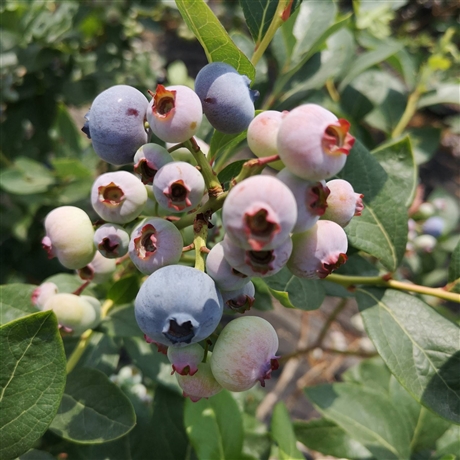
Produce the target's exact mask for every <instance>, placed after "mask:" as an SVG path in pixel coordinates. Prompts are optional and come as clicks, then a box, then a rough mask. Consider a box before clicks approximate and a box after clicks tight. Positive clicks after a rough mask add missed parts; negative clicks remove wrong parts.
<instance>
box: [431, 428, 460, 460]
mask: <svg viewBox="0 0 460 460" xmlns="http://www.w3.org/2000/svg"><path fill="white" fill-rule="evenodd" d="M436 450H437V454H438V455H439V456H442V455H449V454H451V455H456V456H457V457H456V458H458V455H459V452H460V426H458V425H452V426H451V427H450V428H449V429H448V430H447V431H446V432H445V433H444V434H443V435H442V436H441V437H440V438H439V439H438V441H437V443H436Z"/></svg>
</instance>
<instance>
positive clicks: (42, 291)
mask: <svg viewBox="0 0 460 460" xmlns="http://www.w3.org/2000/svg"><path fill="white" fill-rule="evenodd" d="M58 292H59V289H58V287H57V286H56V285H55V284H54V283H50V282H48V283H42V284H40V286H37V287H36V288H35V289H34V291H33V292H32V296H31V301H32V303H33V304H34V305H35V306H36V307H37V308H39V309H40V310H41V309H42V308H43V306H44V305H45V303H46V301H47V300H48V299H49V298H50V297H52V296H53V295H56V294H57V293H58Z"/></svg>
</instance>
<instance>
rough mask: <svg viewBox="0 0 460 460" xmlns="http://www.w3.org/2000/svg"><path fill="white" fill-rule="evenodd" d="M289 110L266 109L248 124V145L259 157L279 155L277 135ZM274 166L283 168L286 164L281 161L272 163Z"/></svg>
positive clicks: (279, 168)
mask: <svg viewBox="0 0 460 460" xmlns="http://www.w3.org/2000/svg"><path fill="white" fill-rule="evenodd" d="M287 114H288V112H287V111H284V112H278V111H277V110H266V111H265V112H262V113H259V114H258V115H256V117H255V118H254V119H253V120H252V121H251V123H250V124H249V126H248V137H247V139H248V146H249V148H250V149H251V151H252V152H253V153H254V155H256V156H257V157H259V158H263V157H269V156H272V155H278V145H277V137H278V131H279V128H280V126H281V122H282V121H283V118H284V117H285V116H286V115H287ZM270 166H271V167H272V168H275V169H277V170H281V169H283V168H284V164H283V163H282V162H281V161H275V162H272V163H270Z"/></svg>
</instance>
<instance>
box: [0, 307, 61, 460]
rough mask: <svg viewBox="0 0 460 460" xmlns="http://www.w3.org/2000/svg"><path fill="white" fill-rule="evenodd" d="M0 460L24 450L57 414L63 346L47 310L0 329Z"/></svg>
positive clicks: (52, 316) (10, 457) (51, 314)
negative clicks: (0, 359) (0, 360)
mask: <svg viewBox="0 0 460 460" xmlns="http://www.w3.org/2000/svg"><path fill="white" fill-rule="evenodd" d="M0 350H2V353H1V355H2V365H1V366H0V439H1V440H2V442H1V444H0V458H2V459H5V460H7V459H12V458H15V457H16V456H18V455H21V454H23V453H25V452H27V451H28V450H29V449H30V448H32V447H33V446H34V445H35V443H36V441H37V440H38V439H39V438H40V437H41V436H42V435H43V434H44V432H45V431H46V429H47V428H48V425H49V424H50V423H51V421H52V420H53V418H54V416H55V414H56V411H57V410H58V407H59V403H60V401H61V397H62V393H63V391H64V385H65V379H66V369H65V366H66V360H65V355H64V347H63V345H62V339H61V336H60V334H59V330H58V324H57V320H56V316H55V315H54V313H53V312H51V311H47V312H39V313H35V314H33V315H29V316H26V317H24V318H20V319H17V320H15V321H12V322H10V323H8V324H6V325H4V326H2V327H0Z"/></svg>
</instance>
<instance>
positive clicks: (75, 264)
mask: <svg viewBox="0 0 460 460" xmlns="http://www.w3.org/2000/svg"><path fill="white" fill-rule="evenodd" d="M45 231H46V236H45V237H44V238H43V239H42V246H43V248H44V249H45V250H46V251H47V252H48V257H49V258H50V259H52V258H53V257H57V258H58V259H59V262H60V263H61V264H62V265H63V266H64V267H66V268H68V269H71V270H74V269H78V268H82V267H84V266H85V265H87V264H89V263H90V262H91V260H92V259H93V256H94V253H95V252H96V248H95V247H94V244H93V237H94V229H93V224H92V223H91V220H90V218H89V217H88V215H87V214H86V212H85V211H83V210H82V209H80V208H76V207H75V206H60V207H59V208H55V209H53V210H52V211H51V212H50V213H49V214H48V215H47V216H46V218H45Z"/></svg>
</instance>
